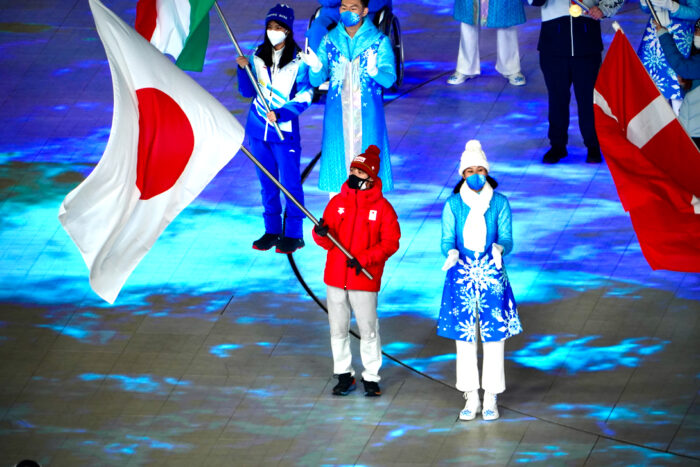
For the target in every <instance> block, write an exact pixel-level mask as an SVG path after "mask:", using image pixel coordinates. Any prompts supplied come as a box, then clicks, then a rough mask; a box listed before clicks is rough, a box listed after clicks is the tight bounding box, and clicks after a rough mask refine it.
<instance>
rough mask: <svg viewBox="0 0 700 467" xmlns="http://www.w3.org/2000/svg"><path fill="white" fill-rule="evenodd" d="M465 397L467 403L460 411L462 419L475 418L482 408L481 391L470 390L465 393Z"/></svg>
mask: <svg viewBox="0 0 700 467" xmlns="http://www.w3.org/2000/svg"><path fill="white" fill-rule="evenodd" d="M464 398H465V399H466V400H467V403H466V404H464V408H463V409H462V410H461V411H460V412H459V419H460V420H474V419H475V418H476V414H478V413H479V410H481V401H480V400H479V391H469V392H465V393H464Z"/></svg>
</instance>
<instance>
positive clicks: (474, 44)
mask: <svg viewBox="0 0 700 467" xmlns="http://www.w3.org/2000/svg"><path fill="white" fill-rule="evenodd" d="M460 24H461V30H460V38H459V54H458V55H457V71H458V72H460V73H462V74H464V75H478V74H481V63H480V58H479V29H480V27H479V26H472V25H471V24H466V23H460ZM496 49H497V53H496V71H498V72H499V73H500V74H502V75H503V76H508V75H512V74H514V73H518V72H519V71H520V51H519V50H518V30H517V29H515V26H511V27H509V28H498V29H497V30H496Z"/></svg>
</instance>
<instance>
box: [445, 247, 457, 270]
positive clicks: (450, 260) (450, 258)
mask: <svg viewBox="0 0 700 467" xmlns="http://www.w3.org/2000/svg"><path fill="white" fill-rule="evenodd" d="M457 261H459V250H450V251H448V252H447V259H446V260H445V264H443V265H442V270H443V271H447V270H448V269H450V268H451V267H452V266H454V265H455V264H457Z"/></svg>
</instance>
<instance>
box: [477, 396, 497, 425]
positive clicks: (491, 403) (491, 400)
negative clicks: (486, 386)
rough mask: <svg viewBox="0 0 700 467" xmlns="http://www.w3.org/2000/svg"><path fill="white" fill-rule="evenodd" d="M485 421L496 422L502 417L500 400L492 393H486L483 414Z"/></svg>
mask: <svg viewBox="0 0 700 467" xmlns="http://www.w3.org/2000/svg"><path fill="white" fill-rule="evenodd" d="M481 416H482V417H484V420H496V419H497V418H498V417H500V415H499V413H498V398H497V396H496V394H491V393H490V392H485V393H484V410H483V412H481Z"/></svg>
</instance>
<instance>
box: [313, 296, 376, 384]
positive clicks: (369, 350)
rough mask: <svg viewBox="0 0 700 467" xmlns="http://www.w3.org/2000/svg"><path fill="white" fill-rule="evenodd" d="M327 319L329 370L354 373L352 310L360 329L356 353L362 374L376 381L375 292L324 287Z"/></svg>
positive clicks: (366, 378) (369, 379)
mask: <svg viewBox="0 0 700 467" xmlns="http://www.w3.org/2000/svg"><path fill="white" fill-rule="evenodd" d="M326 300H327V304H328V323H329V324H330V328H331V351H332V352H333V373H335V374H336V375H340V374H343V373H351V374H353V375H354V374H355V370H353V368H352V353H351V352H350V315H351V312H352V311H354V312H355V321H356V322H357V327H358V328H359V329H360V357H361V358H362V366H363V367H364V371H363V372H362V378H363V379H364V380H365V381H375V382H378V381H379V380H380V379H381V378H380V377H379V368H381V366H382V343H381V340H380V339H379V320H378V319H377V292H366V291H364V290H344V289H340V288H338V287H331V286H328V287H327V291H326Z"/></svg>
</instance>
